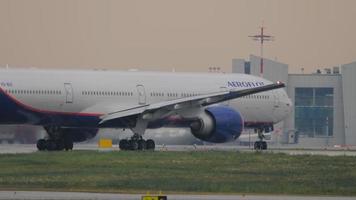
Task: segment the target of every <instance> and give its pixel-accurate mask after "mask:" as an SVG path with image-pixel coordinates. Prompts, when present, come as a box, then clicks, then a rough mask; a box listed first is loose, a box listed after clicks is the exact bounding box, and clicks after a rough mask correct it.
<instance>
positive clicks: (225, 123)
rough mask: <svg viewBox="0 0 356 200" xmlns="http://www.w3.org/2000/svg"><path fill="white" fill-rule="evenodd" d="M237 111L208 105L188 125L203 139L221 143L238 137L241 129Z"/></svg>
mask: <svg viewBox="0 0 356 200" xmlns="http://www.w3.org/2000/svg"><path fill="white" fill-rule="evenodd" d="M243 125H244V122H243V119H242V116H241V114H240V113H239V112H237V111H235V110H234V109H232V108H230V107H226V106H214V107H208V108H206V109H205V112H203V113H202V114H201V115H200V116H199V117H198V118H197V119H196V120H195V121H193V122H192V123H191V125H190V130H191V132H192V134H193V135H194V136H195V137H196V138H199V139H201V140H203V141H207V142H214V143H223V142H229V141H233V140H235V139H236V138H238V137H239V136H240V134H241V132H242V130H243Z"/></svg>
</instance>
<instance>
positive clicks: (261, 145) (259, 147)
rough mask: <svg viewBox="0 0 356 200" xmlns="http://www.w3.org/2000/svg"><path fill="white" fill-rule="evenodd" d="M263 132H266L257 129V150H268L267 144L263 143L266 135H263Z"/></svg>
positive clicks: (255, 146) (255, 145)
mask: <svg viewBox="0 0 356 200" xmlns="http://www.w3.org/2000/svg"><path fill="white" fill-rule="evenodd" d="M263 131H264V129H263V128H259V129H257V134H258V139H259V141H256V142H255V144H254V149H255V150H267V142H266V141H263V139H265V135H264V134H263Z"/></svg>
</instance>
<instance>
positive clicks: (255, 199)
mask: <svg viewBox="0 0 356 200" xmlns="http://www.w3.org/2000/svg"><path fill="white" fill-rule="evenodd" d="M141 197H142V195H140V194H112V193H83V192H41V191H30V192H26V191H1V192H0V199H1V200H2V199H4V200H5V199H6V200H8V199H12V200H34V199H40V200H41V199H48V200H49V199H51V200H69V199H71V200H72V199H73V200H83V199H88V200H140V199H141ZM167 199H168V200H190V199H191V200H355V197H328V196H283V195H183V194H182V195H181V194H179V195H176V194H175V195H167Z"/></svg>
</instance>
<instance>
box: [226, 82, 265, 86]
mask: <svg viewBox="0 0 356 200" xmlns="http://www.w3.org/2000/svg"><path fill="white" fill-rule="evenodd" d="M263 85H265V84H264V82H247V81H228V82H227V86H228V87H259V86H263Z"/></svg>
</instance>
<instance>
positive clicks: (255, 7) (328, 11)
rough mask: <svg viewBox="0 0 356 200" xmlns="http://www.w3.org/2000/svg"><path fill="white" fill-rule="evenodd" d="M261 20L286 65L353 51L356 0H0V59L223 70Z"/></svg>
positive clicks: (247, 47) (335, 59)
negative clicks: (273, 39) (273, 37)
mask: <svg viewBox="0 0 356 200" xmlns="http://www.w3.org/2000/svg"><path fill="white" fill-rule="evenodd" d="M262 20H263V21H264V24H265V26H266V27H267V28H266V33H267V34H272V35H274V36H275V41H273V42H269V43H267V44H266V45H265V51H264V52H265V57H267V58H270V59H277V60H278V61H280V62H283V63H287V64H289V65H290V71H291V72H300V68H301V67H304V68H305V69H306V70H305V71H306V72H311V71H314V70H315V69H316V68H323V67H332V66H335V65H340V64H345V63H349V62H353V61H355V60H356V1H354V0H293V1H292V0H270V1H267V0H141V1H139V0H123V1H120V0H97V1H94V0H58V1H57V0H31V1H30V0H0V64H1V65H6V64H9V65H10V66H21V67H30V66H36V67H41V68H45V67H46V68H50V67H52V68H116V69H129V68H137V69H147V70H165V71H169V70H171V69H172V68H175V69H176V71H207V69H208V67H212V66H215V67H221V68H222V69H223V71H226V72H230V71H231V59H232V58H247V57H248V56H249V54H256V55H259V46H258V43H256V42H254V41H252V40H251V39H250V38H248V35H253V34H257V33H258V31H259V29H258V28H259V26H260V25H261V22H262Z"/></svg>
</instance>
